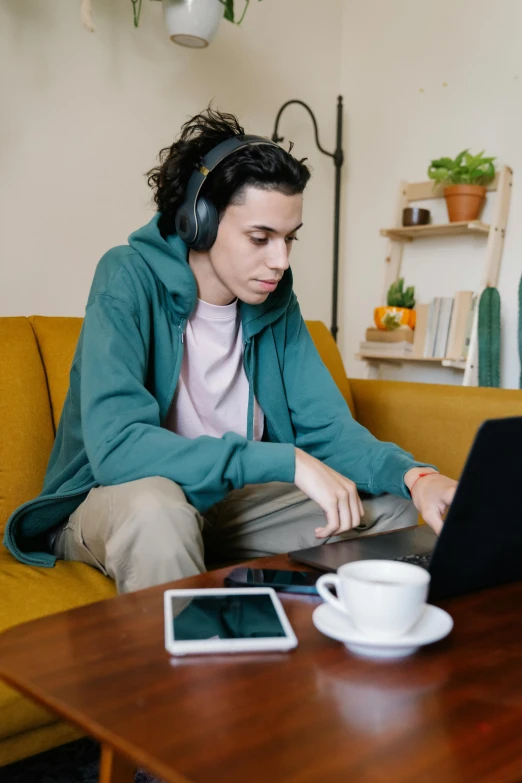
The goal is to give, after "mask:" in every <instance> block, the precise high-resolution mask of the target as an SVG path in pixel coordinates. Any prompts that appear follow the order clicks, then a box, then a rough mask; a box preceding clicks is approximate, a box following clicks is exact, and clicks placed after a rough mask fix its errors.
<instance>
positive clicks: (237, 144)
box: [176, 135, 278, 249]
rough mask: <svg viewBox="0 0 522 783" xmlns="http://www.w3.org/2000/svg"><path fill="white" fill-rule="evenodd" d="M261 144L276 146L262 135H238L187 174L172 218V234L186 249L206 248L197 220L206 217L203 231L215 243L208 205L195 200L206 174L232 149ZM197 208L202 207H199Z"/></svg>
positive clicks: (220, 145) (217, 148)
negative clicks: (173, 220)
mask: <svg viewBox="0 0 522 783" xmlns="http://www.w3.org/2000/svg"><path fill="white" fill-rule="evenodd" d="M261 145H268V146H271V147H277V146H278V145H277V144H275V143H274V142H273V141H269V140H268V139H264V138H263V137H262V136H242V135H238V136H233V137H232V138H230V139H227V140H226V141H223V142H221V144H218V145H217V146H216V147H214V148H213V149H211V150H210V151H209V152H207V154H206V155H205V157H204V158H203V160H202V161H201V163H200V164H199V166H198V168H197V170H196V171H195V172H194V173H193V174H192V175H191V177H190V179H189V182H188V185H187V190H186V192H185V201H184V203H183V204H182V206H181V207H180V209H179V210H178V213H177V215H176V231H177V233H178V235H179V236H180V237H181V239H182V240H183V241H184V242H185V244H187V245H188V246H189V247H195V248H196V249H208V248H207V247H206V245H208V241H205V239H204V238H203V237H202V235H203V234H204V235H206V234H207V232H206V231H203V232H202V230H201V225H200V223H201V221H205V220H207V218H208V220H207V222H209V223H210V224H211V226H210V227H209V226H207V227H206V228H211V235H214V237H213V239H214V240H215V233H216V232H217V223H216V219H215V215H214V214H207V213H209V210H208V207H209V202H205V203H203V204H201V202H202V201H203V199H200V198H199V194H200V192H201V188H202V187H203V185H204V183H205V180H206V178H207V177H208V175H209V174H210V173H211V172H212V171H213V170H214V169H215V168H216V166H218V165H219V164H220V163H221V161H222V160H224V159H225V158H228V156H229V155H232V153H234V152H235V151H236V150H239V149H241V148H242V147H252V146H261ZM198 200H199V205H198ZM200 205H201V207H202V208H200ZM204 228H205V227H204ZM198 237H201V240H199V241H198ZM201 242H203V247H202V246H201ZM198 245H199V247H198Z"/></svg>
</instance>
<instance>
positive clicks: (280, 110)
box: [272, 100, 335, 158]
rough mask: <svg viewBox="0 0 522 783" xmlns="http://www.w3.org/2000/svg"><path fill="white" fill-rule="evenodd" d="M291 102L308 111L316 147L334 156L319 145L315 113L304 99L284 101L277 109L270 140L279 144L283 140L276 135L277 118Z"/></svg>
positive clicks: (325, 153)
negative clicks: (312, 125)
mask: <svg viewBox="0 0 522 783" xmlns="http://www.w3.org/2000/svg"><path fill="white" fill-rule="evenodd" d="M291 103H298V104H299V105H300V106H304V108H305V109H306V110H307V112H308V113H309V115H310V117H311V118H312V122H313V124H314V133H315V143H316V144H317V146H318V148H319V149H320V150H321V152H322V153H323V154H324V155H328V157H330V158H335V153H333V152H328V150H325V149H324V148H323V147H322V146H321V144H320V142H319V130H318V128H317V121H316V119H315V115H314V113H313V111H312V110H311V108H310V107H309V106H308V104H306V103H304V101H298V100H292V101H287V102H286V103H284V104H283V105H282V106H281V108H280V109H279V111H278V113H277V117H276V121H275V127H274V132H273V134H272V141H274V142H275V143H276V144H279V142H280V141H284V137H283V136H278V135H277V129H278V127H279V118H280V117H281V114H282V113H283V111H284V110H285V109H286V107H287V106H290V104H291Z"/></svg>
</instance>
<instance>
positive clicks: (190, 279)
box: [128, 212, 293, 340]
mask: <svg viewBox="0 0 522 783" xmlns="http://www.w3.org/2000/svg"><path fill="white" fill-rule="evenodd" d="M160 217H161V213H160V212H157V213H156V214H155V215H154V217H153V218H152V220H150V221H149V223H147V225H145V226H143V227H142V228H140V229H138V230H137V231H134V232H133V233H132V234H131V235H130V236H129V240H128V241H129V245H130V246H131V248H132V249H133V250H135V251H136V252H137V253H138V254H139V255H140V256H141V258H142V259H143V261H144V262H145V263H146V264H147V266H148V267H149V268H150V269H151V270H152V272H153V273H154V274H155V275H156V277H158V278H159V279H160V280H161V282H162V283H163V285H164V286H165V288H166V289H167V291H168V292H169V294H170V295H171V296H172V299H173V303H174V309H175V311H176V313H177V315H178V317H179V318H180V319H181V318H188V317H189V316H190V314H191V313H192V311H193V309H194V307H195V306H196V301H197V284H196V278H195V277H194V273H193V272H192V270H191V268H190V266H189V262H188V255H189V248H188V247H187V245H186V244H185V243H184V242H183V240H182V239H180V238H179V236H178V235H177V234H171V235H169V236H168V237H167V238H166V239H164V238H163V237H162V235H161V233H160V230H159V228H158V222H159V220H160ZM292 283H293V279H292V272H291V270H290V269H287V270H286V271H285V273H284V275H283V277H282V279H281V281H280V283H279V285H278V286H277V288H276V290H275V291H273V292H272V293H271V294H269V295H268V297H267V298H266V300H265V301H264V302H262V303H261V304H258V305H250V304H246V303H245V302H240V312H241V320H242V325H243V335H244V339H245V340H248V339H250V338H251V337H253V336H254V335H255V334H258V333H259V332H260V331H261V330H262V329H264V328H265V326H268V325H269V324H271V323H273V322H274V321H276V320H277V319H278V318H280V316H281V315H283V313H284V312H285V311H286V310H287V308H288V305H289V304H290V299H291V296H292Z"/></svg>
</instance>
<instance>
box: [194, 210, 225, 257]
mask: <svg viewBox="0 0 522 783" xmlns="http://www.w3.org/2000/svg"><path fill="white" fill-rule="evenodd" d="M196 213H197V216H198V233H197V234H196V238H195V240H194V242H192V244H191V245H190V246H191V248H192V249H193V250H200V251H203V250H210V248H211V247H212V245H213V244H214V242H215V241H216V237H217V232H218V226H219V219H218V213H217V209H216V207H215V206H214V204H213V203H212V201H208V200H207V199H206V198H199V199H198V200H197V203H196Z"/></svg>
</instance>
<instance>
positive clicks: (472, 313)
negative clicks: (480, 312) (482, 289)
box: [462, 294, 478, 360]
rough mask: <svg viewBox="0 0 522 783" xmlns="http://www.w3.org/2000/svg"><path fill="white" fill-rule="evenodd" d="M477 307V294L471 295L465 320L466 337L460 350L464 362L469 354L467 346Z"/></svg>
mask: <svg viewBox="0 0 522 783" xmlns="http://www.w3.org/2000/svg"><path fill="white" fill-rule="evenodd" d="M477 307H478V294H473V297H472V299H471V307H470V309H469V312H468V317H467V319H466V336H465V338H464V348H463V350H462V358H463V359H464V360H466V359H467V358H468V353H469V344H470V342H471V332H472V331H473V321H474V319H475V312H476V310H477Z"/></svg>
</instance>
